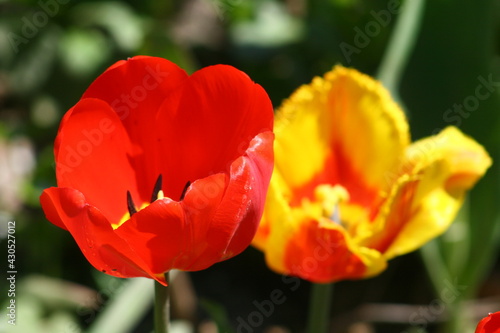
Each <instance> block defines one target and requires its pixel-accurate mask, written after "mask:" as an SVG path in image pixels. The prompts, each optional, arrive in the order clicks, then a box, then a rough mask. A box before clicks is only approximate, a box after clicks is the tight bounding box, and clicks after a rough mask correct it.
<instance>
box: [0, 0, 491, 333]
mask: <svg viewBox="0 0 500 333" xmlns="http://www.w3.org/2000/svg"><path fill="white" fill-rule="evenodd" d="M394 5H395V6H396V7H397V6H399V5H400V2H399V1H396V0H392V1H385V0H384V1H383V0H372V1H367V0H309V1H307V0H286V1H285V0H254V1H251V0H183V1H181V0H177V1H154V0H146V1H132V0H128V1H84V0H79V1H76V0H75V1H69V0H19V1H5V0H4V1H0V194H1V195H0V221H1V224H0V238H1V239H2V248H3V249H5V245H4V244H5V243H6V242H5V241H4V240H5V237H6V225H5V223H6V221H8V220H16V222H17V224H16V234H15V235H16V240H17V247H16V251H17V252H16V253H17V256H16V266H17V270H18V275H17V295H16V300H17V302H18V304H19V307H18V320H19V323H21V322H22V323H23V325H31V326H29V327H28V326H25V327H23V328H21V330H19V329H18V330H17V331H23V332H80V331H81V329H84V328H86V327H89V326H90V325H91V324H92V322H93V321H94V317H92V319H89V318H90V317H89V314H92V316H94V315H98V314H99V313H100V312H101V310H100V309H101V306H102V305H106V304H107V300H108V298H113V297H114V292H113V293H109V294H107V295H106V294H105V295H104V296H103V298H102V299H100V300H97V301H96V299H95V297H96V295H99V294H96V292H97V291H102V290H107V289H106V285H109V284H110V283H113V282H110V281H107V282H104V285H103V282H102V277H100V275H102V274H100V273H99V272H95V271H94V270H93V268H92V267H91V266H90V265H89V264H88V263H87V262H86V260H85V259H84V258H83V256H82V255H81V253H80V251H79V249H78V247H77V246H76V244H75V243H74V241H73V240H72V239H71V237H70V236H69V235H68V234H67V233H66V232H65V231H63V230H60V229H58V228H56V227H54V226H52V225H51V224H50V223H49V222H47V221H46V220H45V217H44V216H43V213H42V211H41V209H40V206H39V203H38V196H39V195H40V193H41V191H42V190H43V189H44V188H46V187H49V186H54V185H55V174H54V171H55V170H54V160H53V155H52V149H53V140H54V138H55V135H56V133H57V127H58V123H59V120H60V119H61V117H62V116H63V114H64V112H65V111H66V110H68V109H69V108H70V107H71V106H72V105H73V104H74V103H75V102H76V101H77V100H78V99H79V97H80V96H81V94H82V93H83V92H84V90H85V88H86V87H87V86H88V85H89V84H90V83H91V82H92V81H93V79H95V77H97V76H98V75H99V74H100V73H101V72H102V71H103V70H104V69H105V68H107V67H108V66H110V65H111V64H113V63H114V62H115V61H118V60H120V59H125V58H127V57H131V56H134V55H138V54H145V55H152V56H160V57H164V58H167V59H169V60H171V61H174V62H175V63H177V64H179V65H180V66H181V67H183V68H184V69H186V70H187V71H188V72H193V71H195V70H196V69H198V68H201V67H204V66H207V65H212V64H216V63H227V64H231V65H233V66H235V67H237V68H239V69H241V70H243V71H245V72H247V73H248V74H249V75H250V77H252V79H254V80H255V81H256V82H258V83H260V84H261V85H262V86H263V87H264V88H265V89H266V90H267V91H268V93H269V95H270V97H271V99H272V101H273V103H274V105H276V106H278V105H279V104H280V103H281V101H282V100H283V99H284V98H286V97H287V96H288V95H289V94H290V93H291V92H292V91H293V90H294V89H296V88H297V87H298V86H299V85H300V84H303V83H307V82H309V81H310V80H311V78H312V77H313V76H315V75H321V74H323V73H324V72H326V71H327V70H329V69H330V68H331V67H332V66H333V65H335V64H337V63H341V64H344V65H348V66H352V67H355V68H357V69H359V70H361V71H363V72H366V73H368V74H371V75H374V74H375V73H376V71H377V68H378V66H379V64H380V63H381V59H382V56H383V54H384V51H385V50H386V48H387V43H388V41H389V38H390V36H391V33H392V32H393V27H394V23H395V22H396V20H397V18H398V16H397V14H392V13H391V12H390V11H389V10H390V8H392V7H391V6H394ZM388 11H389V16H386V17H385V18H384V16H383V13H385V12H388ZM377 25H378V29H376V28H377ZM370 29H372V30H370ZM373 29H375V30H373ZM363 35H364V37H363ZM341 45H344V48H342V47H341ZM346 45H349V46H350V47H351V49H350V50H353V49H352V47H354V48H355V49H356V50H357V51H354V52H352V53H347V54H346V49H345V46H346ZM481 78H482V79H483V80H486V81H488V80H490V81H491V82H493V83H492V84H491V86H490V87H489V88H487V89H490V88H491V90H490V92H491V94H490V95H489V96H488V98H486V99H484V100H480V101H478V103H477V106H474V108H472V109H473V110H472V111H470V112H469V111H468V112H466V113H458V112H456V111H454V107H455V105H457V104H458V105H463V104H464V103H466V99H467V98H468V97H469V96H474V94H475V89H476V88H477V86H478V85H481V84H483V85H484V83H483V81H482V80H481ZM497 82H500V2H499V1H498V0H478V1H472V0H455V1H449V0H435V1H428V2H427V3H426V8H425V13H424V17H423V22H422V26H421V31H420V34H419V37H418V39H417V43H416V46H415V49H414V51H413V53H412V55H411V57H410V59H409V63H408V65H407V68H406V70H405V72H404V74H403V78H402V80H401V85H400V87H399V88H400V89H399V94H400V96H401V99H402V100H403V101H404V104H405V107H406V109H407V111H408V115H409V119H410V125H411V130H412V134H413V136H414V138H420V137H423V136H427V135H430V134H432V133H433V132H435V131H436V130H439V129H441V128H443V127H445V126H447V125H451V124H452V125H457V126H459V127H460V128H461V129H462V130H463V131H465V132H466V133H467V134H469V135H471V136H473V137H474V138H476V139H477V140H478V141H479V142H480V143H482V144H483V145H485V147H486V148H487V150H488V151H489V153H490V154H491V155H492V156H493V159H494V161H499V160H500V156H499V154H500V124H499V119H500V118H499V117H498V112H499V111H500V100H499V96H500V95H499V84H500V83H497ZM448 110H451V111H450V112H451V113H450V112H448ZM499 184H500V182H499V174H498V168H497V167H496V165H494V166H493V168H492V169H491V170H490V171H489V172H488V174H487V175H486V177H485V178H484V179H483V180H482V181H481V182H480V183H479V184H478V186H477V187H476V188H475V189H474V191H472V193H471V196H470V198H469V200H468V204H467V205H466V207H465V208H464V210H463V212H462V213H461V215H460V216H459V217H458V220H457V223H456V224H455V225H454V226H453V227H452V228H451V229H450V231H449V232H448V233H447V234H446V235H445V236H443V237H442V238H441V239H439V240H437V241H435V242H433V243H431V244H430V245H429V247H428V248H426V249H425V250H424V253H423V257H424V262H425V263H426V265H427V267H438V268H436V270H433V269H432V268H431V269H430V272H431V275H430V278H429V277H428V276H427V274H426V272H425V270H424V265H423V262H422V261H421V259H420V257H419V256H417V255H416V254H410V255H407V256H405V257H404V258H398V259H396V260H394V261H393V262H392V263H391V266H390V268H389V269H388V270H387V271H386V272H385V273H383V274H382V275H381V276H379V277H377V278H374V279H370V280H366V281H358V282H349V281H346V282H342V283H340V284H339V287H338V288H336V293H335V300H334V311H335V314H337V315H336V316H335V317H334V322H336V323H338V327H337V326H335V329H336V332H347V330H348V328H349V327H350V325H353V323H356V322H359V321H368V322H370V325H372V326H373V327H374V328H375V329H376V331H377V332H385V333H390V332H401V331H403V330H406V331H407V332H410V331H411V330H417V329H419V328H425V329H426V330H427V331H428V332H441V331H444V330H446V331H447V332H458V331H460V332H465V331H467V330H465V331H463V330H459V329H458V330H457V327H456V325H457V324H456V323H455V324H453V325H455V327H453V325H451V324H449V325H447V326H446V325H444V326H443V325H439V324H438V323H439V321H440V320H441V319H442V318H441V317H442V316H444V314H443V313H439V314H437V315H435V316H433V317H432V316H431V317H432V318H431V317H428V318H427V322H426V325H425V327H424V325H420V326H419V325H416V324H415V325H414V324H413V323H412V321H411V315H412V314H415V312H410V315H406V317H405V316H403V318H402V319H401V318H400V317H398V318H399V319H398V320H399V321H398V320H395V321H396V322H398V324H395V323H392V324H391V323H389V320H387V319H380V318H379V317H373V316H372V317H369V318H370V319H366V317H363V313H361V312H360V306H362V305H363V304H369V303H374V302H376V303H397V304H404V305H408V306H411V305H418V304H423V305H425V306H430V305H432V304H433V303H432V302H433V301H435V300H439V299H440V293H442V292H443V290H445V289H443V288H446V281H448V282H450V281H451V282H453V283H456V284H457V285H464V286H466V289H465V290H466V291H465V292H463V293H462V294H461V295H460V296H459V297H458V298H457V300H456V302H455V303H457V304H463V303H461V301H462V300H467V299H475V300H476V303H477V304H482V303H481V301H482V300H483V299H484V298H488V299H490V300H491V301H492V302H493V303H492V304H493V305H492V307H493V308H488V310H489V311H494V310H495V306H496V310H500V285H499V284H498V279H497V280H495V278H497V277H498V275H499V274H500V267H499V263H498V255H497V250H498V245H499V238H498V234H499V233H498V227H497V226H498V225H499V223H498V222H499V205H498V204H497V201H498V198H499V197H500V196H499ZM2 253H6V251H4V250H2ZM426 253H427V254H426ZM2 258H3V257H2ZM2 260H3V259H2ZM4 262H5V261H4ZM4 262H2V264H1V265H0V267H2V270H4V269H3V267H4ZM445 276H446V277H447V278H445ZM191 277H192V280H193V282H194V286H195V290H196V294H197V295H199V297H202V298H205V299H207V300H206V301H204V303H203V304H205V308H206V309H205V310H203V308H202V307H198V308H197V312H196V314H195V315H196V318H194V319H193V320H194V321H195V325H197V324H198V323H202V322H203V321H205V320H207V319H209V314H212V315H214V316H216V317H219V318H218V319H217V318H216V319H217V321H218V322H219V325H221V324H220V322H221V321H222V322H224V324H223V325H221V326H224V325H227V323H226V321H225V319H224V320H222V319H221V318H226V317H227V318H229V321H230V324H231V325H233V326H234V327H233V328H236V327H237V325H238V322H237V318H238V317H239V316H241V317H243V318H247V316H248V315H249V314H251V313H252V311H255V304H254V303H253V301H254V300H264V299H266V298H268V297H269V293H270V292H271V291H272V290H273V289H282V290H284V291H287V292H288V293H286V297H287V302H286V303H284V304H283V305H280V306H279V307H276V311H275V312H274V313H273V314H272V315H271V316H269V317H266V318H265V323H264V325H262V326H260V327H258V328H256V329H255V332H261V331H264V328H266V327H269V326H271V325H280V326H282V327H286V328H288V329H290V330H291V331H293V332H299V331H301V330H303V329H304V325H305V318H304V313H306V310H305V305H304V304H306V303H307V302H306V300H307V293H308V291H309V285H308V284H307V283H305V282H301V284H300V288H298V289H297V291H293V292H291V291H290V290H289V289H288V286H287V285H286V284H284V283H283V280H282V277H280V276H277V275H276V274H273V273H271V272H269V271H268V270H267V268H266V267H265V264H264V261H263V257H262V254H261V253H259V252H258V251H256V250H254V249H249V250H248V251H246V252H245V253H243V254H242V255H241V256H239V257H238V258H235V259H233V260H230V261H228V262H225V263H221V264H218V265H215V266H214V267H212V268H210V269H208V270H206V271H203V272H197V273H193V274H191ZM446 279H449V280H446ZM445 280H446V281H445ZM433 286H434V290H433ZM7 289H8V286H7V285H6V284H3V283H2V285H1V287H0V300H1V303H2V304H5V301H4V300H5V299H6V295H7ZM101 296H102V295H101ZM89 299H90V303H88V300H89ZM131 303H132V305H131V306H133V302H131ZM468 304H469V306H470V304H471V303H468ZM472 304H474V303H472ZM449 307H450V309H447V310H449V312H450V313H452V314H453V313H454V314H455V315H456V314H457V312H456V311H455V310H452V309H455V307H454V306H451V305H450V306H449ZM2 309H5V307H4V306H3V305H2ZM89 309H94V310H92V311H90V310H89ZM224 309H225V311H224ZM416 309H418V308H416ZM471 309H472V310H473V309H475V308H474V306H473V305H472V308H468V312H469V315H468V316H469V317H471V318H470V319H471V320H472V321H474V320H476V319H477V318H476V317H474V315H480V314H481V313H474V311H472V310H471ZM415 311H417V310H415ZM222 314H224V315H222ZM391 314H392V315H394V313H393V312H391ZM364 315H365V316H366V315H367V314H366V313H364ZM382 317H383V316H382ZM5 318H6V317H5V315H3V312H2V317H1V321H2V322H1V323H0V325H4V324H5V322H6V320H5ZM148 319H150V318H145V319H144V321H143V322H139V323H137V324H136V325H135V326H134V328H133V329H131V331H133V332H149V331H150V330H151V326H150V323H149V322H148ZM449 322H450V323H452V322H454V321H453V320H450V321H449ZM469 326H470V323H469ZM0 327H4V326H0ZM200 327H201V326H200ZM464 327H466V326H464ZM443 329H444V330H443ZM17 331H16V330H12V327H11V326H9V327H6V331H5V332H17ZM2 332H3V330H2ZM420 332H421V331H420Z"/></svg>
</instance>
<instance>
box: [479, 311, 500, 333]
mask: <svg viewBox="0 0 500 333" xmlns="http://www.w3.org/2000/svg"><path fill="white" fill-rule="evenodd" d="M475 333H500V311H499V312H495V313H490V314H489V315H488V316H487V317H484V318H483V319H482V320H481V321H480V322H479V324H478V325H477V328H476V331H475Z"/></svg>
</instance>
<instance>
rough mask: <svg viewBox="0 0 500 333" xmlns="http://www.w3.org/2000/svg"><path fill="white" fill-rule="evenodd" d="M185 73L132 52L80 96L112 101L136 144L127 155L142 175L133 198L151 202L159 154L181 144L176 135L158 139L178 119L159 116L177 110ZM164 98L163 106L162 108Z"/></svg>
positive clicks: (167, 152)
mask: <svg viewBox="0 0 500 333" xmlns="http://www.w3.org/2000/svg"><path fill="white" fill-rule="evenodd" d="M187 78H188V76H187V74H186V73H185V72H184V70H182V69H181V68H179V67H178V66H177V65H176V64H174V63H172V62H170V61H168V60H166V59H163V58H156V57H145V56H139V57H133V58H130V59H129V60H127V61H120V62H118V63H116V64H115V65H113V66H111V67H110V68H109V69H108V70H107V71H106V72H104V73H103V74H102V75H101V76H99V77H98V78H97V79H96V80H95V81H94V82H93V83H92V85H91V86H90V87H89V88H88V89H87V91H86V92H85V94H84V95H83V97H82V98H89V97H92V98H98V99H101V100H103V101H106V102H107V103H108V104H109V105H111V107H112V108H113V109H114V110H115V112H116V114H117V115H118V117H119V118H120V119H121V121H122V122H123V126H124V127H125V129H126V131H127V132H128V135H129V137H130V141H131V142H132V144H133V145H134V146H135V147H138V148H139V150H138V151H137V152H136V154H135V155H134V156H131V157H132V158H131V163H132V165H133V168H134V169H135V170H136V172H137V174H138V175H140V178H139V179H137V183H138V190H139V193H140V199H139V198H137V196H136V195H133V198H134V199H135V200H136V201H141V202H149V199H150V196H151V191H152V188H153V185H154V183H155V181H156V179H157V177H158V175H159V174H160V172H162V170H160V165H161V162H162V161H161V158H160V156H162V155H165V154H171V152H170V150H169V146H170V145H177V144H179V138H175V140H174V141H173V142H165V141H162V140H163V135H164V132H169V131H171V127H175V126H176V125H175V124H173V123H171V122H170V121H164V120H165V119H164V118H161V119H160V113H167V115H166V116H167V118H168V117H171V116H172V114H173V113H175V110H176V109H177V105H178V102H179V96H178V94H179V92H180V87H182V86H183V84H184V82H185V81H186V79H187ZM164 103H165V105H167V109H166V110H162V108H161V105H162V104H164ZM162 117H163V115H162ZM178 162H179V160H176V163H178ZM164 169H167V170H166V172H167V173H166V175H164V179H168V177H169V176H170V175H171V177H173V178H176V177H178V175H177V174H175V173H172V172H171V170H170V168H164ZM163 171H165V170H163ZM185 181H186V180H185ZM185 181H184V182H185ZM182 186H184V184H182ZM181 190H182V188H181ZM136 203H137V202H136Z"/></svg>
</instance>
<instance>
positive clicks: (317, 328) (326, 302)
mask: <svg viewBox="0 0 500 333" xmlns="http://www.w3.org/2000/svg"><path fill="white" fill-rule="evenodd" d="M332 292H333V284H332V283H327V284H321V283H313V284H312V286H311V297H310V301H309V318H308V323H307V333H325V332H327V331H328V325H329V323H330V306H331V302H332Z"/></svg>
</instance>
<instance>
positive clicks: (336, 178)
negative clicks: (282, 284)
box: [253, 66, 491, 283]
mask: <svg viewBox="0 0 500 333" xmlns="http://www.w3.org/2000/svg"><path fill="white" fill-rule="evenodd" d="M275 135H276V140H275V143H274V148H275V167H274V173H273V176H272V178H271V184H270V188H269V192H268V195H267V202H266V206H265V209H264V215H263V218H262V221H261V225H260V227H259V230H258V232H257V235H256V237H255V238H254V240H253V245H254V246H255V247H257V248H258V249H260V250H262V251H263V252H264V253H265V257H266V261H267V264H268V266H269V267H270V268H271V269H273V270H274V271H276V272H278V273H282V274H289V275H294V276H299V277H301V278H303V279H306V280H309V281H312V282H316V283H328V282H334V281H339V280H344V279H360V278H367V277H371V276H374V275H376V274H379V273H380V272H382V271H383V270H384V269H385V268H386V267H387V261H388V260H390V259H391V258H393V257H395V256H399V255H402V254H405V253H408V252H410V251H413V250H415V249H417V248H419V247H420V246H422V245H423V244H424V243H426V242H427V241H429V240H431V239H432V238H434V237H436V236H438V235H440V234H442V233H443V232H444V231H445V230H446V229H447V228H448V227H449V225H450V224H451V222H452V221H453V219H454V217H455V215H456V213H457V211H458V209H459V207H460V205H461V204H462V202H463V199H464V196H465V193H466V191H467V190H469V189H470V188H471V187H472V186H473V185H474V184H475V183H476V182H477V181H478V179H479V178H480V177H482V176H483V174H484V173H485V172H486V170H487V169H488V168H489V166H490V165H491V159H490V157H489V156H488V153H487V152H486V151H485V150H484V149H483V147H482V146H481V145H480V144H478V143H477V142H475V141H474V140H473V139H471V138H469V137H467V136H465V135H464V134H462V132H460V130H458V129H457V128H455V127H447V128H446V129H444V130H443V131H441V132H440V133H439V134H437V135H435V136H431V137H429V138H425V139H422V140H419V141H417V142H414V143H411V142H410V134H409V128H408V122H407V120H406V118H405V116H404V113H403V112H402V110H401V109H400V107H399V106H398V105H397V104H396V103H395V102H394V101H393V100H392V99H391V97H390V95H389V93H388V92H387V90H385V89H384V88H383V86H382V85H381V84H380V83H379V82H377V81H376V80H374V79H373V78H371V77H369V76H367V75H364V74H361V73H359V72H357V71H355V70H353V69H347V68H344V67H340V66H337V67H335V68H334V69H333V70H332V71H330V72H328V73H326V74H325V75H324V77H322V78H320V77H317V78H315V79H314V80H313V81H312V82H311V83H310V84H308V85H304V86H302V87H300V88H299V89H298V90H297V91H296V92H295V93H293V94H292V96H291V97H290V98H289V99H288V100H286V101H285V102H284V103H283V105H282V106H281V108H280V109H279V110H278V111H277V115H276V120H275Z"/></svg>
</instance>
